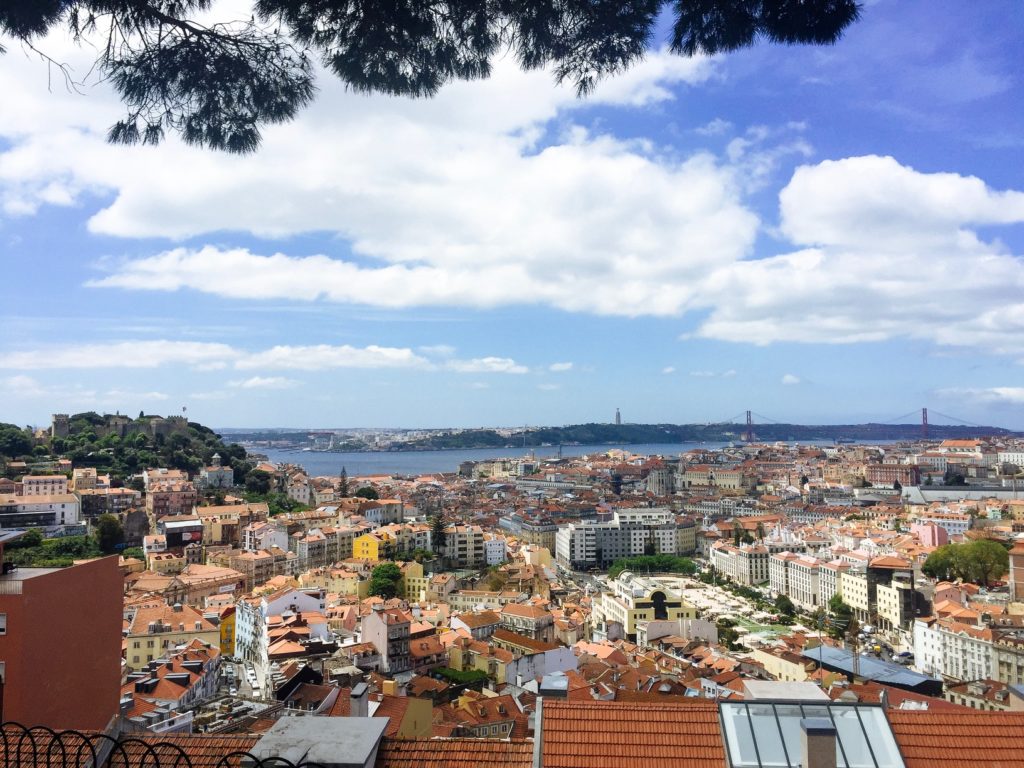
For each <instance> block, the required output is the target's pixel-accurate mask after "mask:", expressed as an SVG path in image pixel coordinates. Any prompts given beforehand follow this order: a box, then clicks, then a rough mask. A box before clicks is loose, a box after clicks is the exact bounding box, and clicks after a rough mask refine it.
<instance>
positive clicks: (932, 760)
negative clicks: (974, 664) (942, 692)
mask: <svg viewBox="0 0 1024 768" xmlns="http://www.w3.org/2000/svg"><path fill="white" fill-rule="evenodd" d="M889 722H890V723H891V725H892V732H893V734H894V735H895V736H896V742H897V743H898V744H899V746H900V751H901V752H902V753H903V759H904V761H905V762H906V764H907V768H961V766H963V764H964V762H965V761H966V762H969V763H971V764H972V765H989V766H996V768H1024V749H1022V748H1021V744H1022V741H1021V734H1022V733H1024V712H983V711H977V710H973V711H972V710H964V711H961V712H956V713H953V712H931V711H925V712H922V711H912V710H890V711H889Z"/></svg>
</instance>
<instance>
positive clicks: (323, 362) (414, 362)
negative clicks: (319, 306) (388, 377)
mask: <svg viewBox="0 0 1024 768" xmlns="http://www.w3.org/2000/svg"><path fill="white" fill-rule="evenodd" d="M428 366H429V362H428V361H427V359H426V358H424V357H421V356H420V355H417V354H416V353H415V352H413V351H412V350H411V349H408V348H403V347H380V346H377V345H370V346H368V347H353V346H350V345H348V344H341V345H337V346H332V345H330V344H313V345H296V346H289V345H278V346H276V347H271V348H270V349H267V350H264V351H262V352H254V353H251V354H247V355H244V356H242V357H240V358H239V359H238V360H237V361H235V368H238V369H241V370H252V369H257V368H258V369H261V370H281V369H284V370H293V371H295V370H298V371H325V370H330V369H332V368H426V367H428Z"/></svg>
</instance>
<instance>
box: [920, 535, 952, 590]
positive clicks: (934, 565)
mask: <svg viewBox="0 0 1024 768" xmlns="http://www.w3.org/2000/svg"><path fill="white" fill-rule="evenodd" d="M953 546H954V545H952V544H944V545H943V546H941V547H938V548H937V549H936V550H935V551H934V552H932V553H931V554H930V555H928V559H927V560H925V561H924V564H923V565H922V566H921V571H922V573H924V574H925V575H926V576H930V577H931V578H933V579H938V580H939V581H949V580H951V579H955V578H956V577H957V574H958V567H957V564H956V563H955V562H954V561H955V558H954V554H955V550H954V549H953Z"/></svg>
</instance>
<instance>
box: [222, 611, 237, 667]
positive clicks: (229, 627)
mask: <svg viewBox="0 0 1024 768" xmlns="http://www.w3.org/2000/svg"><path fill="white" fill-rule="evenodd" d="M218 629H220V653H221V655H222V656H234V655H235V607H234V606H231V607H230V608H225V609H224V612H223V613H222V614H221V615H220V625H219V626H218Z"/></svg>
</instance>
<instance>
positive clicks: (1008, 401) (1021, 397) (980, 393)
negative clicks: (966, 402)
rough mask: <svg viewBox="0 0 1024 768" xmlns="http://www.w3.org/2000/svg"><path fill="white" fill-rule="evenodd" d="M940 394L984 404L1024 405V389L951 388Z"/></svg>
mask: <svg viewBox="0 0 1024 768" xmlns="http://www.w3.org/2000/svg"><path fill="white" fill-rule="evenodd" d="M938 394H940V395H943V396H947V397H957V398H963V397H967V398H972V399H976V400H979V401H981V402H984V403H996V404H1005V405H1024V387H981V388H971V387H967V388H949V389H941V390H939V392H938Z"/></svg>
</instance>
